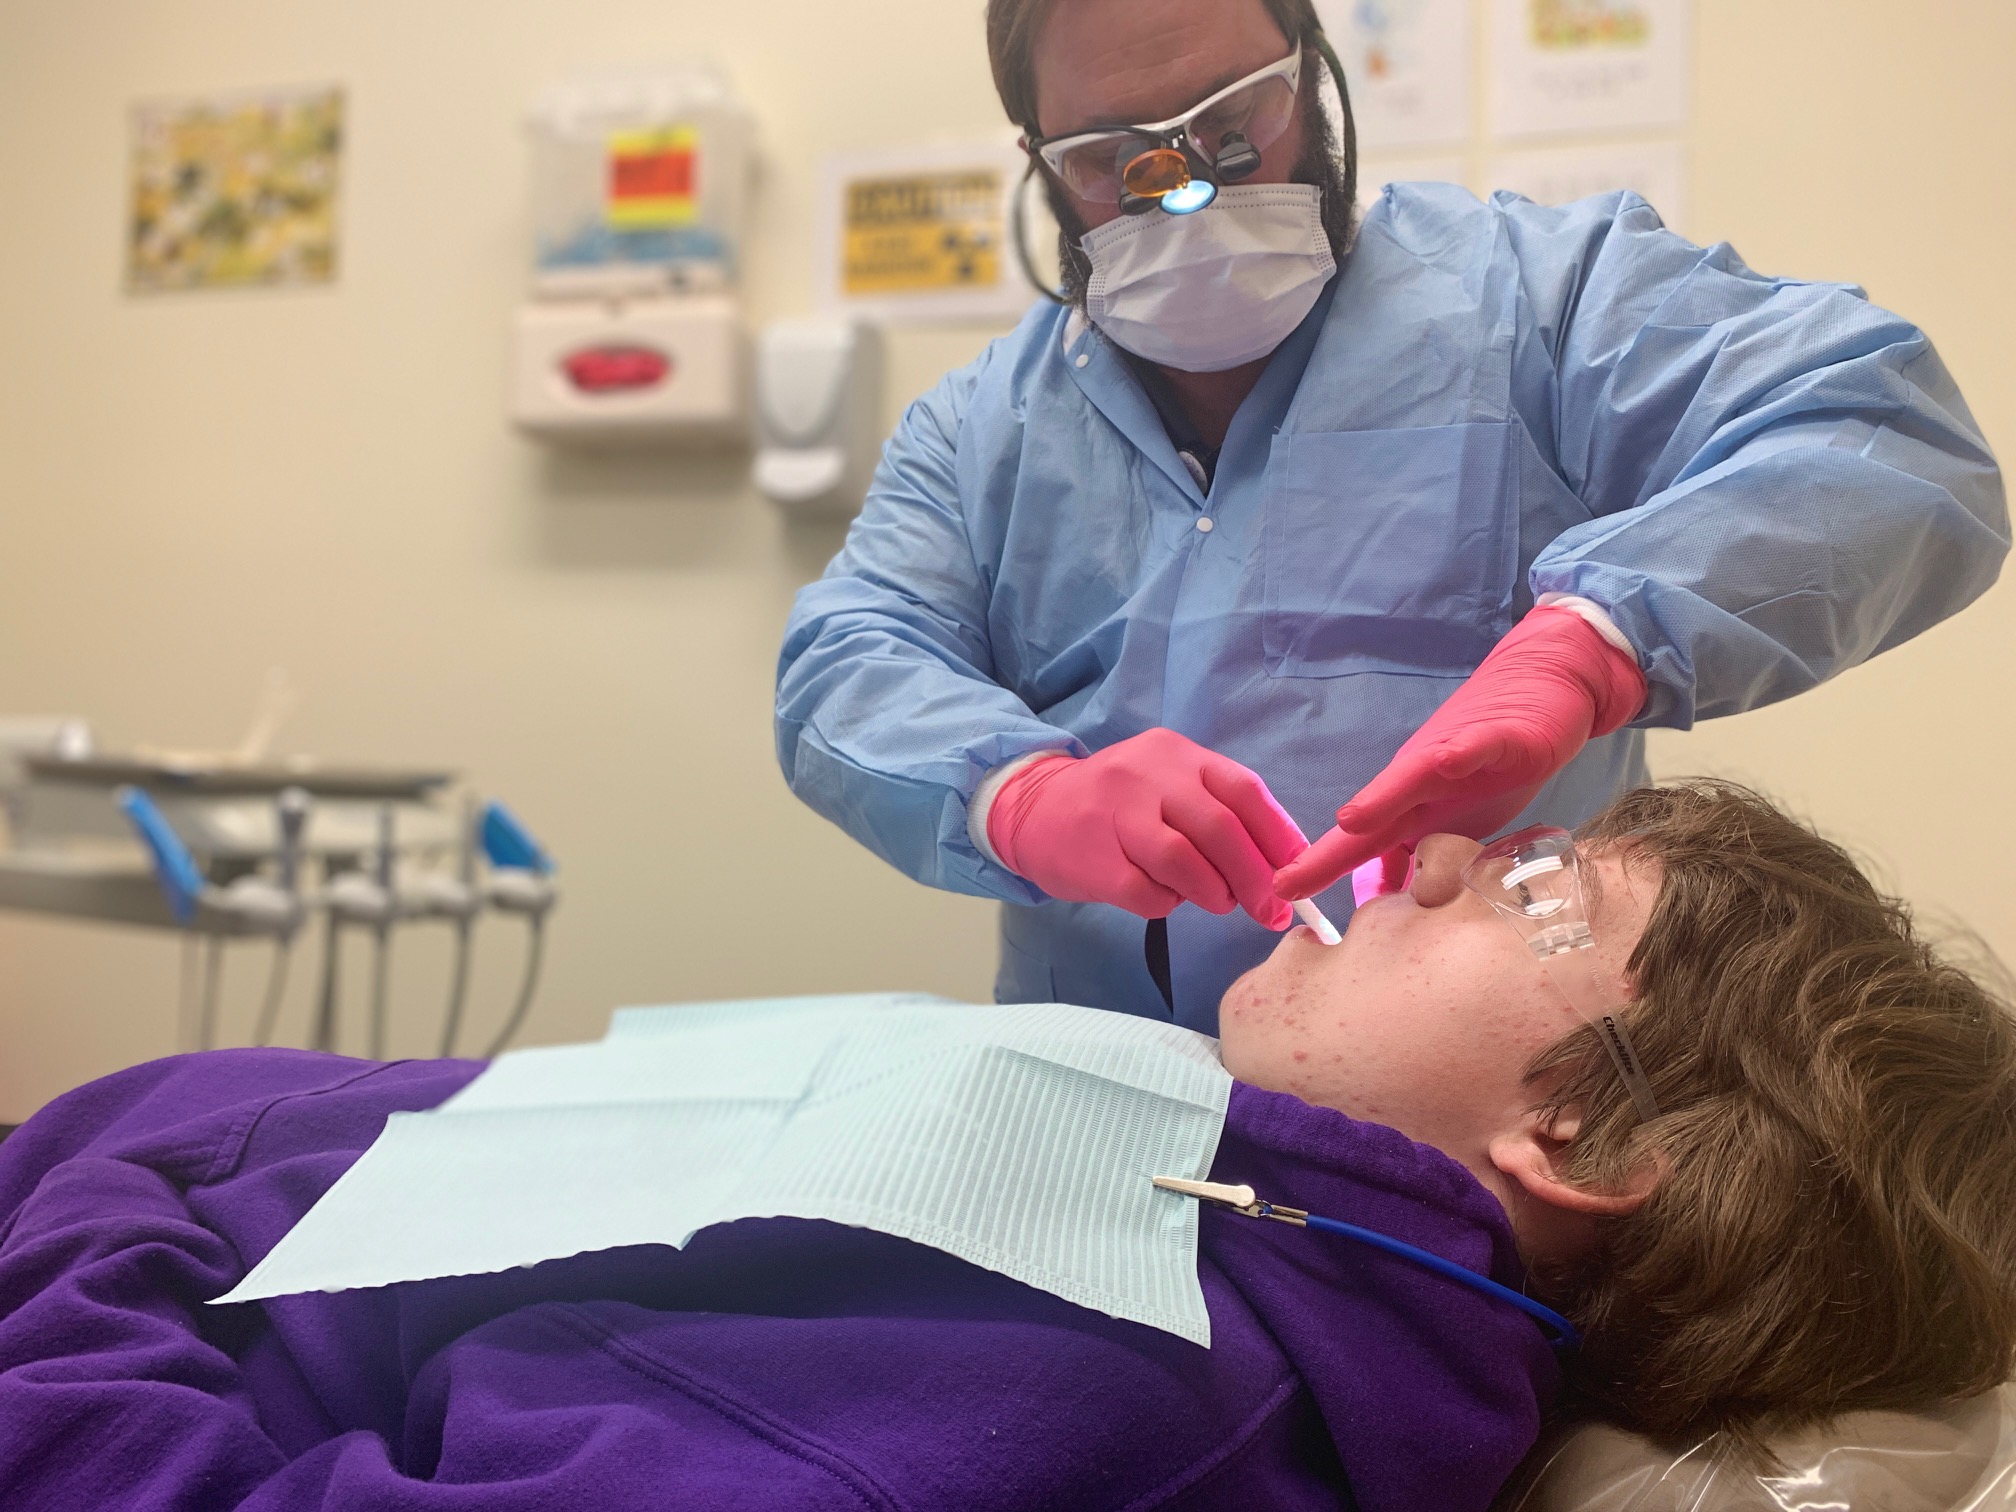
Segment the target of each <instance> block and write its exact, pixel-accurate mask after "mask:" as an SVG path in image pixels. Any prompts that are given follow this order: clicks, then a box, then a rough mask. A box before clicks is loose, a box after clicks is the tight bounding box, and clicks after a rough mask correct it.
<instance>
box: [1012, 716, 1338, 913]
mask: <svg viewBox="0 0 2016 1512" xmlns="http://www.w3.org/2000/svg"><path fill="white" fill-rule="evenodd" d="M987 840H988V843H989V844H990V845H992V846H993V847H994V853H995V854H996V855H997V856H999V857H1000V858H1001V861H1002V863H1003V864H1004V865H1005V866H1007V868H1008V869H1009V870H1010V871H1012V872H1014V873H1015V874H1016V875H1017V876H1020V877H1024V878H1027V879H1028V880H1029V881H1031V882H1034V883H1035V884H1036V885H1037V886H1038V887H1040V888H1042V889H1043V891H1045V892H1046V893H1048V894H1050V896H1051V897H1053V898H1059V899H1062V900H1064V901H1065V902H1070V903H1110V904H1112V905H1113V906H1115V907H1116V908H1124V909H1126V910H1127V911H1128V912H1129V913H1132V914H1138V915H1139V916H1140V917H1142V918H1144V919H1161V918H1166V917H1168V916H1169V914H1171V913H1172V912H1174V911H1175V909H1176V907H1177V905H1179V904H1181V903H1186V902H1187V903H1195V904H1196V905H1197V906H1198V907H1199V908H1203V909H1206V910H1208V911H1209V912H1211V913H1214V914H1229V913H1230V912H1232V910H1233V909H1234V908H1244V909H1245V910H1246V912H1247V913H1249V914H1251V915H1252V916H1253V919H1254V921H1255V922H1256V923H1258V924H1260V925H1262V926H1263V927H1265V928H1268V929H1275V930H1279V929H1286V928H1287V927H1288V926H1289V924H1291V923H1292V922H1294V917H1295V915H1294V910H1293V909H1292V908H1291V907H1290V906H1289V905H1288V904H1287V903H1286V902H1284V901H1283V900H1282V899H1281V898H1280V897H1279V896H1277V895H1276V894H1275V891H1274V873H1275V871H1276V870H1277V869H1279V868H1280V867H1283V866H1286V865H1287V864H1288V863H1289V862H1290V861H1292V860H1294V859H1295V858H1296V857H1297V856H1299V855H1301V854H1302V852H1303V851H1305V850H1307V849H1308V847H1309V842H1308V840H1307V839H1306V838H1304V836H1303V834H1302V831H1301V830H1300V828H1298V827H1297V825H1296V823H1295V821H1294V820H1293V819H1291V818H1289V817H1288V814H1287V812H1286V811H1285V810H1284V809H1283V808H1282V807H1281V805H1280V804H1279V803H1277V802H1275V800H1274V795H1273V794H1272V793H1270V792H1268V791H1267V784H1266V783H1264V782H1262V781H1261V780H1260V779H1259V777H1257V776H1256V775H1254V774H1253V773H1252V772H1250V771H1248V770H1247V769H1246V768H1245V767H1243V766H1241V765H1239V763H1238V762H1236V761H1232V760H1230V759H1228V758H1227V757H1224V756H1220V755H1218V754H1217V753H1216V752H1214V751H1209V750H1206V749H1205V748H1204V747H1203V746H1200V745H1198V744H1197V743H1196V742H1195V741H1192V740H1189V739H1186V738H1185V737H1183V736H1181V735H1178V734H1177V733H1176V732H1175V731H1174V730H1149V731H1146V732H1145V733H1143V734H1140V735H1136V736H1135V737H1133V739H1131V740H1123V741H1121V742H1120V743H1119V744H1118V745H1114V746H1109V747H1107V748H1106V749H1105V750H1103V751H1100V752H1098V753H1096V754H1094V755H1091V756H1086V757H1076V756H1061V755H1060V756H1055V757H1050V758H1048V759H1046V760H1043V761H1038V762H1032V763H1031V764H1030V765H1029V766H1026V767H1024V768H1023V769H1022V770H1021V771H1019V772H1017V773H1016V774H1015V775H1014V776H1012V777H1010V778H1009V779H1008V781H1007V782H1006V783H1005V784H1004V785H1003V786H1002V788H1001V791H1000V792H999V793H997V794H995V796H994V805H993V807H992V808H991V809H990V810H989V811H988V814H987Z"/></svg>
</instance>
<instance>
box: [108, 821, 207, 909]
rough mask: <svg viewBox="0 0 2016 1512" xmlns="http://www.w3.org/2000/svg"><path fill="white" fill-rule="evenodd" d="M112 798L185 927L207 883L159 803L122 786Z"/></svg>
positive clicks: (169, 904) (170, 904) (171, 906)
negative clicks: (144, 847) (132, 830)
mask: <svg viewBox="0 0 2016 1512" xmlns="http://www.w3.org/2000/svg"><path fill="white" fill-rule="evenodd" d="M113 800H114V801H115V802H116V803H117V804H118V805H119V807H120V809H121V810H122V811H124V813H125V815H126V817H127V819H128V820H130V821H131V822H132V825H133V828H134V829H135V830H136V831H138V833H139V835H140V843H141V844H143V845H145V846H146V847H147V854H148V855H149V856H151V857H152V858H153V860H154V876H155V878H156V879H157V880H158V881H159V882H160V884H161V891H162V892H164V893H166V894H167V895H168V911H169V912H170V913H172V914H174V915H175V922H176V923H177V924H181V925H184V926H187V925H189V924H192V923H194V922H195V920H196V907H197V904H198V903H200V902H201V901H202V898H203V892H204V889H205V888H206V887H207V885H208V884H207V883H206V882H205V881H204V880H203V872H202V869H201V868H200V867H198V866H197V865H196V858H195V857H194V856H193V855H191V854H190V853H189V847H188V846H186V845H184V844H183V843H182V837H181V836H180V835H178V834H176V833H175V828H174V826H173V825H171V824H169V822H168V817H167V815H165V814H163V813H162V812H161V809H160V806H159V805H158V804H156V803H155V802H154V800H153V799H152V798H150V797H148V796H147V794H146V793H144V792H142V791H141V790H140V789H139V788H136V787H122V788H121V789H119V791H118V792H117V793H115V794H114V795H113Z"/></svg>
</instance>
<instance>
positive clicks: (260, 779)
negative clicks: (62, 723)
mask: <svg viewBox="0 0 2016 1512" xmlns="http://www.w3.org/2000/svg"><path fill="white" fill-rule="evenodd" d="M21 765H22V767H23V768H24V769H25V770H26V771H27V774H28V776H29V777H30V778H31V779H33V780H34V781H36V782H53V783H66V784H71V785H75V786H78V787H95V788H103V789H106V790H107V791H110V790H111V789H113V788H118V787H124V786H126V785H127V784H129V783H130V784H132V785H133V786H135V787H142V788H165V789H168V790H170V791H171V792H177V793H184V792H186V793H205V794H215V795H218V796H230V797H242V796H246V795H250V794H258V795H263V796H269V797H270V796H272V795H275V794H277V793H279V792H281V791H282V790H283V789H286V788H290V787H301V788H307V789H309V790H310V791H311V792H313V793H314V794H315V796H316V797H318V798H321V799H330V798H361V799H366V800H369V801H372V802H377V803H400V802H404V803H422V802H425V801H426V800H427V798H428V797H430V796H431V795H432V794H434V793H436V792H438V791H439V790H440V789H442V788H444V787H446V786H448V784H450V783H452V782H453V781H454V780H455V775H456V774H455V773H454V772H448V771H441V770H439V769H430V770H416V769H412V768H405V767H362V766H322V765H320V764H319V763H316V762H313V761H287V762H270V763H264V764H261V765H257V766H239V765H235V764H233V763H229V762H210V761H191V762H184V761H176V760H173V759H163V760H150V759H148V758H145V757H139V756H90V757H85V758H82V759H71V758H65V757H61V756H37V755H26V756H23V757H22V758H21Z"/></svg>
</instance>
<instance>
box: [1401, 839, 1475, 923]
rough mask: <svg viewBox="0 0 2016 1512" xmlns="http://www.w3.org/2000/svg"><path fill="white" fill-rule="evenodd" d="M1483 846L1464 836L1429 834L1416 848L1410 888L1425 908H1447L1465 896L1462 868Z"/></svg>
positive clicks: (1416, 900) (1416, 899)
mask: <svg viewBox="0 0 2016 1512" xmlns="http://www.w3.org/2000/svg"><path fill="white" fill-rule="evenodd" d="M1483 848H1484V847H1483V846H1481V845H1479V844H1478V843H1477V842H1476V841H1475V840H1466V839H1464V838H1463V837H1462V836H1461V835H1430V836H1428V837H1427V838H1426V839H1425V840H1423V841H1422V842H1421V843H1420V844H1419V845H1417V846H1416V847H1415V848H1414V882H1413V886H1412V887H1411V888H1410V889H1409V890H1410V891H1411V892H1412V893H1413V894H1414V901H1415V902H1416V903H1418V904H1419V905H1420V906H1421V907H1423V908H1445V907H1447V906H1448V905H1449V904H1451V903H1454V902H1455V901H1456V900H1457V899H1459V898H1461V897H1462V896H1463V895H1464V891H1465V890H1464V887H1463V868H1464V867H1466V866H1468V865H1469V864H1470V861H1471V858H1472V857H1474V856H1475V855H1476V854H1477V853H1478V852H1479V851H1481V850H1482V849H1483Z"/></svg>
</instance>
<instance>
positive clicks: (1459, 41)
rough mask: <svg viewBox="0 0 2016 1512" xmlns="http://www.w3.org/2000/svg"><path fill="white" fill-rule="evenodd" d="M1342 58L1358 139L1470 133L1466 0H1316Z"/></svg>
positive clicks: (1420, 139) (1392, 143)
mask: <svg viewBox="0 0 2016 1512" xmlns="http://www.w3.org/2000/svg"><path fill="white" fill-rule="evenodd" d="M1316 11H1317V14H1318V15H1319V16H1320V17H1321V18H1322V21H1323V30H1324V31H1325V32H1326V33H1327V34H1328V35H1329V37H1330V41H1331V45H1332V46H1334V47H1335V48H1336V49H1337V56H1338V58H1339V59H1340V60H1341V61H1342V62H1343V64H1344V77H1345V78H1346V79H1347V80H1348V81H1349V82H1350V85H1351V109H1352V113H1353V114H1354V115H1355V116H1356V118H1357V121H1358V144H1359V146H1360V147H1366V148H1371V149H1373V150H1375V151H1388V150H1392V149H1396V148H1410V147H1446V146H1450V145H1461V144H1462V143H1464V142H1466V141H1468V140H1469V138H1470V58H1471V52H1472V49H1471V20H1472V14H1473V11H1472V6H1471V3H1470V0H1317V4H1316Z"/></svg>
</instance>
